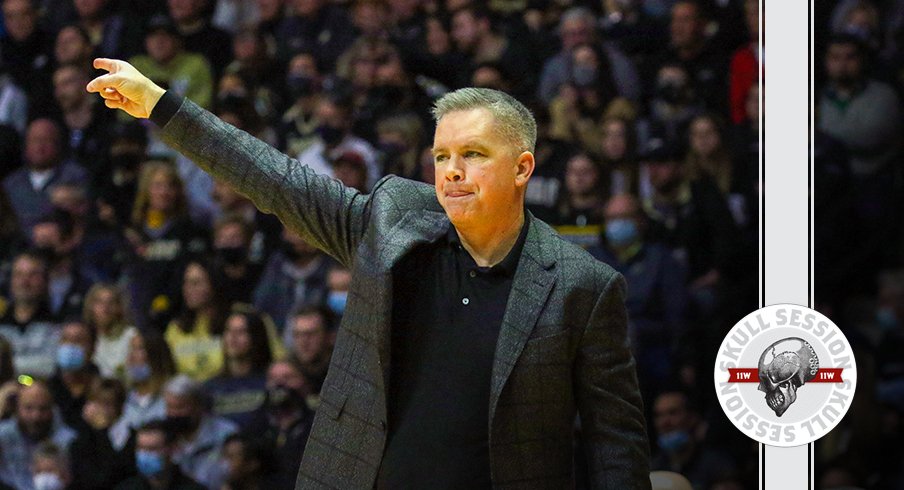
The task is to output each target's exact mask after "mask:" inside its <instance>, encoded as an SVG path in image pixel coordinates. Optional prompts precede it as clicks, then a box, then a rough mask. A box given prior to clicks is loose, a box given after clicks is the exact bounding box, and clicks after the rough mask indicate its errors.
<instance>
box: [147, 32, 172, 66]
mask: <svg viewBox="0 0 904 490" xmlns="http://www.w3.org/2000/svg"><path fill="white" fill-rule="evenodd" d="M144 47H145V49H147V52H148V55H149V56H150V57H151V58H153V59H154V61H156V62H157V63H168V62H169V61H170V60H171V59H173V57H174V56H176V53H177V52H178V50H179V41H178V40H177V39H176V37H175V36H174V35H172V34H170V33H168V32H166V31H164V30H157V31H154V32H151V33H148V35H147V37H145V38H144Z"/></svg>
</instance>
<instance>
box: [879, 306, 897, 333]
mask: <svg viewBox="0 0 904 490" xmlns="http://www.w3.org/2000/svg"><path fill="white" fill-rule="evenodd" d="M876 325H878V326H879V329H881V330H882V331H883V332H891V331H892V330H895V329H896V328H898V317H897V316H896V315H895V310H893V309H891V308H889V307H887V306H884V307H882V308H879V309H878V310H876Z"/></svg>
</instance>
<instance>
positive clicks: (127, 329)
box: [82, 283, 138, 380]
mask: <svg viewBox="0 0 904 490" xmlns="http://www.w3.org/2000/svg"><path fill="white" fill-rule="evenodd" d="M82 320H83V321H84V322H85V325H87V326H88V327H90V328H91V329H93V330H94V331H95V332H97V344H96V345H95V347H94V358H93V361H94V364H96V365H97V367H98V369H99V370H100V374H101V376H103V377H105V378H114V377H115V378H117V379H121V380H124V379H126V358H127V357H128V355H129V345H130V344H131V343H132V338H134V337H135V336H136V335H138V329H136V328H135V327H133V326H132V325H129V322H128V320H127V319H126V304H125V298H124V297H123V294H122V290H121V289H119V287H118V286H116V285H114V284H109V283H102V284H95V285H94V286H92V287H91V289H89V290H88V294H87V295H86V296H85V308H84V312H83V314H82Z"/></svg>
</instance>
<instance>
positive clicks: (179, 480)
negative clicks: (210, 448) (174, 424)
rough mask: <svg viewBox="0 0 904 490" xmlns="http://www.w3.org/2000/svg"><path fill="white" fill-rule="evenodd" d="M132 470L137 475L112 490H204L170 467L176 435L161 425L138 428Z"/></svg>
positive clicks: (151, 423) (146, 425)
mask: <svg viewBox="0 0 904 490" xmlns="http://www.w3.org/2000/svg"><path fill="white" fill-rule="evenodd" d="M135 441H136V442H135V466H136V467H137V468H138V475H136V476H133V477H131V478H129V479H127V480H124V481H123V482H121V483H120V484H119V485H117V486H116V487H115V490H145V489H152V490H164V489H167V490H204V488H205V487H204V486H203V485H201V484H200V483H198V482H197V481H195V480H193V479H192V478H191V477H189V476H186V474H185V473H184V472H183V471H182V470H181V469H180V468H179V466H178V465H176V464H174V463H173V457H174V453H175V450H176V449H175V435H174V434H173V433H172V431H171V430H170V429H169V427H168V426H167V424H165V423H164V422H162V421H151V422H148V423H147V424H144V425H143V426H141V427H140V428H139V429H138V431H137V433H136V436H135Z"/></svg>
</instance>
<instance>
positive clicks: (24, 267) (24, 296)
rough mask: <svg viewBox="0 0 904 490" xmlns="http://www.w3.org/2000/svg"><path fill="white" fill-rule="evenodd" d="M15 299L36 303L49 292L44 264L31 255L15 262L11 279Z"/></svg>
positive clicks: (11, 288)
mask: <svg viewBox="0 0 904 490" xmlns="http://www.w3.org/2000/svg"><path fill="white" fill-rule="evenodd" d="M10 290H11V293H12V297H13V301H16V302H24V303H34V302H36V301H38V300H40V299H41V298H43V297H44V296H45V295H46V294H47V278H46V275H45V270H44V265H43V264H42V263H41V262H39V261H37V260H34V259H32V258H30V257H20V258H19V259H17V260H16V262H15V263H14V264H13V272H12V277H11V280H10Z"/></svg>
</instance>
